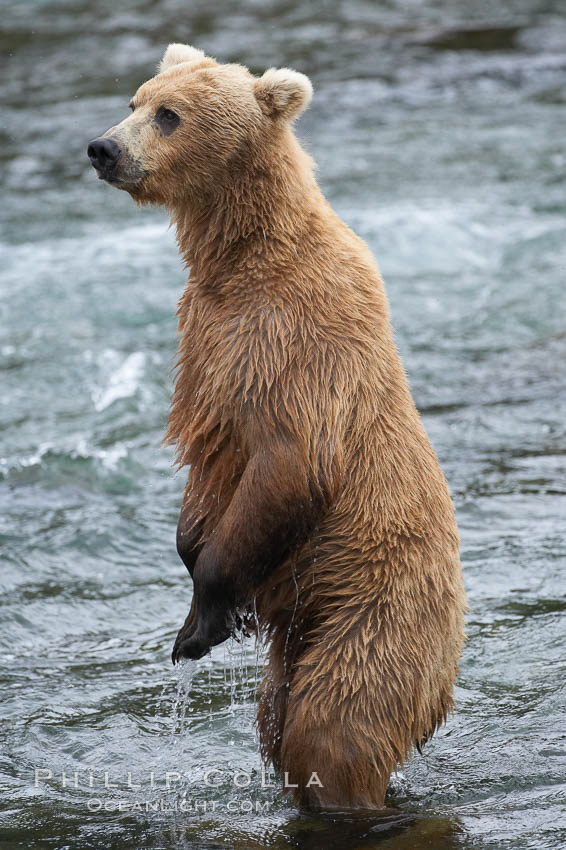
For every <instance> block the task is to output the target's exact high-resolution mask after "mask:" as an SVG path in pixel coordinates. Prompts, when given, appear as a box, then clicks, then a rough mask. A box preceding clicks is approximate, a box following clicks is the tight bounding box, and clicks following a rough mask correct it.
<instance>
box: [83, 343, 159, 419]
mask: <svg viewBox="0 0 566 850" xmlns="http://www.w3.org/2000/svg"><path fill="white" fill-rule="evenodd" d="M145 364H146V355H145V354H144V352H143V351H134V352H133V353H132V354H130V355H129V356H128V357H127V358H126V359H125V361H124V362H123V363H122V365H121V366H120V367H119V368H118V369H117V370H116V371H115V372H113V374H112V375H110V379H109V381H108V386H107V387H106V388H105V389H104V390H97V391H94V392H93V401H94V406H95V408H96V410H97V411H99V412H100V411H102V410H106V408H107V407H110V405H111V404H113V403H114V402H115V401H117V400H118V399H120V398H130V397H131V396H133V395H134V394H135V393H136V391H137V390H138V388H139V387H140V385H141V379H142V377H143V374H144V370H145Z"/></svg>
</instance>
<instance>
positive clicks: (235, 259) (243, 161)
mask: <svg viewBox="0 0 566 850" xmlns="http://www.w3.org/2000/svg"><path fill="white" fill-rule="evenodd" d="M270 142H271V143H267V144H266V142H265V140H263V141H262V143H261V144H258V145H257V146H256V148H255V149H254V148H252V149H250V148H247V149H246V150H245V151H242V152H241V153H240V154H239V155H236V156H235V157H233V159H232V160H231V162H230V163H229V167H228V169H227V172H226V174H225V175H224V178H223V179H220V180H219V181H218V183H217V185H216V186H215V188H214V189H213V190H212V191H210V192H208V193H207V194H206V195H203V196H202V197H200V198H199V199H198V201H195V200H193V201H192V202H186V203H181V204H179V205H178V206H176V207H175V208H174V209H173V210H172V211H171V212H172V223H173V224H174V225H175V226H176V229H177V242H178V245H179V250H180V252H181V254H182V256H183V259H184V261H185V264H186V265H187V267H190V268H191V274H190V281H191V282H193V283H195V284H197V285H201V286H204V287H206V288H208V289H214V288H216V289H218V288H222V287H226V286H230V282H231V281H232V280H233V279H234V277H235V275H237V274H238V271H239V270H240V273H242V272H243V271H244V270H245V269H248V268H249V267H250V259H251V258H253V268H254V274H257V275H262V272H263V271H264V270H265V274H266V275H267V276H268V275H269V273H270V272H271V274H272V273H273V266H274V262H276V263H277V266H280V265H281V264H282V263H283V264H285V262H291V263H293V264H294V262H295V261H296V253H297V245H298V244H299V243H300V241H301V237H302V235H303V234H304V233H305V231H306V230H307V229H308V226H309V221H310V220H311V218H312V215H313V212H314V211H315V209H316V206H317V204H318V205H319V206H320V204H321V203H323V204H326V201H325V200H324V198H323V196H322V194H321V192H320V189H319V188H318V185H317V183H316V180H315V179H314V176H313V168H314V164H313V161H312V159H311V158H310V157H309V156H308V154H307V153H305V151H304V150H303V149H302V148H301V146H300V144H299V142H298V141H297V139H296V138H295V136H294V135H293V133H292V131H291V130H290V128H282V130H281V134H280V135H279V134H278V135H277V136H276V137H275V138H273V139H271V140H270Z"/></svg>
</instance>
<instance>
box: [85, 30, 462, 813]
mask: <svg viewBox="0 0 566 850" xmlns="http://www.w3.org/2000/svg"><path fill="white" fill-rule="evenodd" d="M311 94H312V87H311V84H310V82H309V80H308V79H307V77H305V76H304V75H303V74H300V73H297V72H295V71H291V70H288V69H285V68H283V69H278V70H276V69H270V70H268V71H266V72H265V74H263V76H262V77H259V78H257V77H255V76H253V75H252V74H251V73H249V72H248V70H247V69H246V68H244V67H242V66H240V65H233V64H230V65H221V64H218V63H217V62H216V61H215V60H214V59H211V58H209V57H206V56H205V55H204V54H203V53H202V51H200V50H197V49H195V48H193V47H189V46H187V45H180V44H172V45H170V46H169V47H168V49H167V51H166V52H165V55H164V57H163V60H162V62H161V64H160V66H159V69H158V73H157V75H156V76H155V77H153V78H152V79H150V80H149V81H148V82H146V83H144V84H143V85H142V86H141V87H140V88H139V89H138V91H137V92H136V94H135V95H134V97H133V99H132V101H131V104H130V106H131V108H132V110H133V113H132V115H131V116H129V117H127V118H126V119H125V120H124V121H122V123H120V124H118V125H116V126H115V127H112V128H111V129H110V130H108V131H107V132H106V133H105V134H104V135H103V136H101V137H100V138H99V139H95V140H94V141H93V142H91V144H90V145H89V148H88V155H89V157H90V159H91V161H92V164H93V165H94V167H95V169H96V170H97V172H98V175H99V177H100V178H102V179H104V180H106V181H107V182H108V183H110V184H112V185H113V186H116V187H118V188H120V189H125V190H126V191H127V192H129V193H130V195H131V196H132V197H133V198H134V199H135V200H136V201H137V202H139V203H153V204H161V205H163V206H165V207H166V208H167V209H168V211H169V212H170V214H171V217H172V221H173V223H174V224H175V226H176V229H177V239H178V243H179V248H180V251H181V253H182V256H183V258H184V261H185V263H186V265H187V266H188V267H190V276H189V279H188V283H187V286H186V289H185V292H184V294H183V296H182V298H181V300H180V303H179V310H178V318H179V330H180V334H181V340H180V351H179V362H178V374H177V380H176V386H175V391H174V395H173V401H172V410H171V415H170V419H169V429H168V439H169V440H170V441H171V442H173V443H174V444H175V445H176V446H177V449H178V459H179V463H180V465H182V466H184V465H186V466H187V467H188V481H187V485H186V489H185V494H184V500H183V506H182V510H181V514H180V519H179V526H178V533H177V547H178V551H179V554H180V556H181V558H182V559H183V561H184V563H185V564H186V566H187V568H188V570H189V573H190V575H191V576H192V579H193V584H194V590H193V597H192V602H191V606H190V611H189V614H188V616H187V619H186V621H185V623H184V625H183V627H182V628H181V630H180V631H179V634H178V636H177V640H176V642H175V646H174V649H173V660H174V661H175V660H177V659H180V658H182V657H187V658H200V657H201V656H202V655H204V654H205V653H206V652H208V651H209V649H210V648H211V647H212V646H214V645H216V644H218V643H220V642H222V641H224V640H225V639H226V638H227V637H228V636H229V635H230V634H231V633H232V632H233V630H234V629H235V628H237V627H238V626H241V624H242V619H246V617H247V620H248V624H249V620H250V617H249V612H250V610H252V609H253V619H254V620H255V624H256V625H255V628H257V629H258V630H259V631H260V632H261V633H263V634H264V635H266V636H267V637H268V639H269V642H270V649H269V662H268V667H267V674H266V678H265V681H264V683H263V686H262V691H261V697H260V702H259V709H258V724H259V733H260V740H261V748H262V754H263V756H264V758H265V759H268V760H271V761H272V762H273V763H274V765H275V766H276V767H277V768H278V769H279V770H280V771H281V772H282V773H286V774H287V779H288V784H293V785H296V786H297V787H296V788H294V795H295V798H296V800H297V801H298V803H299V804H303V805H308V806H315V807H323V808H336V807H340V808H349V807H364V808H378V807H381V806H383V803H384V796H385V791H386V787H387V784H388V780H389V776H390V774H391V772H392V771H393V770H395V768H396V766H397V765H398V764H399V763H402V762H403V761H404V760H405V758H406V757H407V756H408V754H409V753H410V752H411V751H412V749H413V748H414V747H417V748H419V747H420V745H421V743H422V742H423V741H426V740H427V739H428V738H430V736H431V735H432V734H433V732H434V731H435V729H437V727H438V726H439V725H440V724H441V723H442V722H443V721H444V720H445V718H446V715H447V713H448V712H449V711H450V710H451V709H452V706H453V692H452V691H453V684H454V680H455V677H456V672H457V667H458V660H459V656H460V652H461V648H462V642H463V631H462V627H463V615H464V609H465V597H464V591H463V587H462V575H461V567H460V561H459V556H458V532H457V527H456V522H455V519H454V511H453V507H452V502H451V499H450V494H449V491H448V487H447V485H446V482H445V480H444V477H443V475H442V472H441V470H440V468H439V465H438V462H437V459H436V456H435V453H434V451H433V449H432V448H431V445H430V443H429V441H428V438H427V435H426V433H425V430H424V428H423V425H422V424H421V421H420V418H419V415H418V413H417V410H416V408H415V405H414V403H413V400H412V398H411V395H410V392H409V388H408V385H407V379H406V377H405V373H404V371H403V367H402V365H401V362H400V360H399V356H398V354H397V351H396V348H395V344H394V341H393V336H392V330H391V325H390V321H389V314H388V307H387V301H386V297H385V293H384V289H383V285H382V282H381V279H380V276H379V272H378V270H377V267H376V265H375V262H374V260H373V258H372V256H371V254H370V251H369V249H368V248H367V246H366V245H365V243H364V242H362V241H361V240H360V239H359V238H358V237H357V236H356V235H355V234H354V233H352V231H351V230H350V229H349V228H348V227H347V226H346V225H345V224H344V223H343V222H342V221H340V219H339V218H338V217H337V216H336V214H335V213H334V212H333V210H332V209H331V207H330V206H329V204H328V203H327V201H326V200H325V198H324V197H323V196H322V194H321V192H320V190H319V188H318V186H317V183H316V181H315V178H314V176H313V162H312V160H311V158H310V157H309V156H308V155H307V154H306V153H305V152H304V150H303V149H302V148H301V146H300V145H299V143H298V141H297V139H296V137H295V135H294V133H293V130H292V122H293V120H294V119H295V118H297V116H298V115H299V114H300V113H301V112H302V111H303V110H304V109H305V107H306V106H307V105H308V103H309V100H310V98H311ZM246 612H247V613H246ZM314 773H316V774H317V780H316V781H314V782H313V781H312V776H313V774H314ZM309 780H311V781H309Z"/></svg>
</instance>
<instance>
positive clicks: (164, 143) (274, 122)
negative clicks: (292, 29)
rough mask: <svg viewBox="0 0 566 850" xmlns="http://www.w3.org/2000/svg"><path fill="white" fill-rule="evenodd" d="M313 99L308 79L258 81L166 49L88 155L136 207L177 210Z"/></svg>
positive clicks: (273, 74) (290, 76)
mask: <svg viewBox="0 0 566 850" xmlns="http://www.w3.org/2000/svg"><path fill="white" fill-rule="evenodd" d="M311 96H312V86H311V83H310V81H309V79H308V77H306V76H305V75H304V74H300V73H298V72H296V71H292V70H289V69H288V68H280V69H275V68H271V69H269V70H268V71H266V72H265V74H263V76H262V77H259V78H258V77H255V76H254V75H253V74H251V73H250V72H249V71H248V70H247V69H246V68H244V67H243V66H241V65H233V64H229V65H221V64H219V63H218V62H216V61H215V60H214V59H212V58H210V57H207V56H205V54H204V53H203V52H202V51H201V50H198V49H196V48H194V47H190V46H189V45H186V44H170V45H169V47H168V48H167V50H166V51H165V54H164V56H163V59H162V60H161V62H160V64H159V67H158V69H157V74H156V75H155V77H152V78H151V79H150V80H148V81H147V82H146V83H144V84H143V85H142V86H140V88H139V89H138V90H137V92H136V93H135V95H134V97H133V98H132V100H131V102H130V108H131V109H132V114H131V115H130V116H128V117H127V118H125V119H124V120H123V121H122V122H121V123H120V124H116V125H115V126H114V127H111V128H110V129H109V130H107V132H106V133H104V135H103V136H100V137H99V138H97V139H94V140H93V141H92V142H91V143H90V144H89V146H88V156H89V158H90V160H91V163H92V165H93V166H94V168H95V169H96V171H97V174H98V176H99V177H100V179H102V180H106V181H107V182H108V183H110V184H111V185H113V186H116V187H117V188H119V189H124V190H126V191H128V192H129V193H130V194H131V195H132V197H133V198H134V199H135V200H137V201H139V202H141V203H157V204H165V205H166V206H168V207H172V208H174V207H176V206H178V205H180V204H186V203H187V201H190V199H191V197H192V198H194V199H195V200H198V198H199V197H202V196H204V195H206V193H207V192H208V191H209V190H211V189H212V188H214V187H217V186H218V185H221V184H222V183H223V181H225V180H226V179H227V178H228V179H229V178H230V171H231V169H232V168H234V167H235V163H236V162H241V161H242V160H243V159H245V158H247V157H248V156H250V155H251V154H252V152H253V151H254V149H256V150H258V149H261V147H262V146H263V147H265V146H266V145H268V144H269V140H270V137H273V136H274V135H275V134H276V133H277V132H278V131H280V130H281V128H282V127H283V126H285V125H287V126H288V125H289V124H290V123H291V122H292V121H293V120H294V119H295V118H296V117H297V116H298V115H300V113H301V112H302V111H303V110H304V109H305V108H306V106H307V105H308V103H309V101H310V99H311Z"/></svg>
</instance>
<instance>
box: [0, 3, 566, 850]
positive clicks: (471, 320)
mask: <svg viewBox="0 0 566 850" xmlns="http://www.w3.org/2000/svg"><path fill="white" fill-rule="evenodd" d="M1 25H2V28H3V32H2V35H1V46H2V56H3V59H2V63H3V73H2V82H3V94H4V105H3V108H2V112H1V117H0V123H1V167H2V172H3V174H2V179H3V195H2V205H1V208H0V217H1V223H2V233H1V244H0V268H1V275H2V278H1V286H0V294H1V316H2V322H1V339H0V373H1V388H2V408H1V418H0V428H1V433H2V442H1V446H0V504H1V511H0V544H1V553H2V554H1V571H0V585H1V591H2V592H1V597H0V605H1V608H0V687H1V691H2V702H1V706H0V714H1V718H2V723H1V727H0V736H1V739H0V741H1V750H0V793H1V795H2V797H1V807H2V815H1V820H0V830H1V833H2V838H3V841H4V843H3V846H5V847H7V848H12V847H13V848H15V847H29V848H38V847H43V848H73V850H75V848H77V850H82V848H105V850H106V848H121V849H122V848H123V849H124V850H128V849H129V848H141V847H148V848H153V850H156V848H170V847H181V848H196V847H199V848H217V847H230V848H263V847H269V848H303V849H304V850H311V848H312V849H313V850H314V848H322V849H323V850H327V848H336V849H337V848H340V850H357V849H358V848H374V847H380V848H397V850H400V848H407V850H408V848H411V850H415V848H416V850H421V848H425V847H426V848H433V850H461V849H462V848H472V847H480V848H489V847H502V848H513V850H518V848H533V850H535V848H536V850H544V848H549V850H550V848H553V850H559V848H563V847H564V846H565V845H566V815H565V805H564V804H565V801H566V793H565V789H566V786H565V782H564V765H565V761H566V759H565V755H566V735H565V732H564V700H563V688H564V681H565V679H566V669H565V667H566V665H565V652H564V623H565V612H566V597H565V590H564V582H563V578H562V573H563V565H564V558H565V555H566V544H565V540H564V524H565V523H564V521H565V519H566V449H565V446H566V443H565V427H564V422H565V420H566V376H565V362H566V330H565V320H566V288H565V286H564V283H565V270H566V226H565V220H564V213H565V208H566V202H565V188H566V181H565V164H566V151H565V141H564V140H565V126H566V123H565V119H566V52H565V46H566V9H565V7H564V4H563V2H561V0H501V2H499V3H497V4H495V3H491V2H487V0H485V2H482V0H468V2H467V3H465V4H464V3H457V2H455V0H454V2H448V0H435V2H432V0H431V2H425V0H388V2H383V3H373V2H369V0H366V2H364V0H353V2H343V3H338V2H329V0H328V1H327V2H322V1H321V2H311V3H299V2H296V0H280V2H259V0H245V2H240V3H237V4H236V3H229V2H228V0H219V1H218V2H210V0H207V2H205V1H204V0H192V2H188V0H186V1H185V0H161V2H149V0H145V2H144V0H125V2H120V3H116V2H113V0H112V1H111V0H97V2H96V3H87V2H84V0H67V1H66V2H63V0H36V2H27V0H18V2H16V0H12V2H10V0H4V2H3V3H2V20H1ZM172 40H176V41H187V42H193V43H196V44H198V46H200V47H203V48H205V49H206V50H207V51H209V52H211V53H213V54H215V55H217V56H218V57H219V58H221V59H222V60H224V61H240V62H242V63H244V64H246V65H248V66H249V67H250V68H251V69H252V70H254V71H257V72H260V71H262V70H263V69H264V68H266V67H269V66H271V65H289V66H291V67H295V68H297V69H299V70H302V71H304V72H306V73H308V74H309V75H310V76H311V77H312V80H313V83H314V86H315V98H314V101H313V104H312V107H311V108H310V110H309V111H308V113H307V114H306V115H305V116H304V117H303V118H302V119H301V121H300V123H299V127H298V130H299V134H300V135H301V137H302V138H303V139H304V140H305V143H306V144H307V145H308V147H309V149H310V150H311V152H312V153H313V155H314V156H315V158H316V159H317V161H318V164H319V179H320V182H321V185H322V187H323V189H324V191H325V192H326V194H327V196H328V197H329V199H330V200H331V202H332V203H333V205H334V206H335V207H336V209H337V210H338V211H339V213H340V214H341V215H342V217H343V218H344V219H345V220H346V221H347V222H348V223H349V224H350V225H351V226H352V227H353V228H354V229H355V230H356V231H357V232H358V233H359V234H360V235H361V236H363V237H364V238H365V239H366V240H367V241H368V243H369V244H370V246H371V248H372V250H373V251H374V253H375V255H376V257H377V258H378V262H379V264H380V267H381V270H382V273H383V276H384V278H385V282H386V285H387V290H388V293H389V298H390V303H391V310H392V317H393V321H394V324H395V328H396V333H397V340H398V344H399V347H400V350H401V353H402V355H403V358H404V362H405V365H406V368H407V371H408V374H409V377H410V381H411V385H412V388H413V392H414V396H415V399H416V401H417V404H418V406H419V408H420V410H421V412H422V415H423V417H424V421H425V424H426V427H427V429H428V432H429V434H430V436H431V439H432V441H433V443H434V446H435V448H436V450H437V452H438V454H439V457H440V460H441V463H442V465H443V468H444V470H445V472H446V475H447V478H448V480H449V482H450V485H451V488H452V491H453V494H454V499H455V503H456V508H457V513H458V520H459V524H460V529H461V534H462V558H463V564H464V572H465V580H466V586H467V590H468V594H469V601H470V613H469V621H468V628H467V632H468V643H467V646H466V650H465V653H464V657H463V662H462V667H461V675H460V678H459V682H458V687H457V700H458V709H457V713H456V714H455V716H454V717H453V718H451V719H450V720H449V722H448V724H447V726H446V727H445V729H443V730H442V731H441V732H440V733H439V734H438V735H437V736H436V738H435V739H434V741H433V742H432V743H431V744H429V745H428V746H427V747H426V748H425V750H424V755H423V757H415V758H414V759H413V760H412V762H411V763H410V764H408V765H407V766H406V767H405V768H404V770H403V772H400V773H399V775H398V776H397V777H396V778H395V779H394V781H393V783H392V793H391V798H390V805H391V811H390V812H388V813H387V814H386V815H385V816H384V817H377V816H375V815H374V816H360V817H344V816H342V817H338V816H335V817H328V816H322V815H321V816H316V817H315V816H307V815H305V814H303V813H300V812H298V811H297V810H296V809H295V808H294V807H293V806H292V804H291V802H290V801H289V800H288V799H287V798H283V797H282V795H281V794H280V792H279V790H278V788H277V787H263V786H270V785H271V783H272V778H271V777H270V776H269V775H266V776H262V774H261V764H260V760H259V755H258V750H257V740H256V734H255V731H254V727H253V717H254V705H255V692H256V687H257V683H258V681H259V679H260V672H261V664H262V656H261V649H256V647H255V646H254V645H253V644H252V643H251V642H249V644H248V645H243V646H241V645H238V644H236V643H233V644H231V645H228V646H223V647H218V648H216V649H215V650H214V651H213V653H212V655H211V656H208V657H207V658H205V659H203V660H202V661H200V662H198V663H197V664H195V665H185V666H183V667H181V668H179V669H177V670H173V668H172V667H171V664H170V660H169V653H170V649H171V643H172V640H173V638H174V635H175V632H176V629H177V627H178V626H179V625H180V623H181V622H182V620H183V618H184V616H185V613H186V611H187V607H188V604H189V600H190V593H191V590H190V582H189V580H188V577H187V575H186V572H185V569H184V567H183V565H182V564H181V562H180V561H179V559H178V557H177V555H176V552H175V525H176V518H177V513H178V508H179V504H180V499H181V494H182V489H183V483H184V480H183V475H181V474H177V475H175V474H174V473H173V469H172V457H171V452H170V451H169V450H166V449H164V448H163V447H162V446H161V445H160V441H161V438H162V435H163V433H164V426H165V419H166V416H167V410H168V404H169V398H170V394H171V379H172V378H171V368H172V365H173V362H174V354H175V346H176V339H175V334H176V325H175V320H174V317H173V313H174V310H175V304H176V301H177V299H178V297H179V295H180V293H181V291H182V287H183V283H184V272H183V269H182V267H181V263H180V260H179V258H178V256H177V251H176V247H175V243H174V237H173V233H172V232H171V231H170V230H168V224H167V221H166V218H165V215H164V214H163V213H162V212H161V211H159V210H138V209H137V208H136V207H135V205H134V204H133V203H132V202H131V200H130V199H129V197H128V196H127V195H125V194H122V193H119V192H116V191H114V190H113V189H111V188H109V187H108V186H105V185H103V184H102V183H100V182H98V181H97V180H96V178H95V175H94V173H93V171H92V169H91V168H90V166H89V164H88V161H87V159H86V156H85V148H86V144H87V142H88V140H89V139H91V138H92V137H94V136H95V135H97V134H99V133H100V132H101V131H103V130H104V129H105V128H106V127H108V126H110V125H111V124H113V123H115V122H116V121H117V120H118V119H120V118H121V117H123V116H125V114H126V111H127V104H128V100H129V98H130V96H131V95H132V93H133V92H134V91H135V89H136V87H137V86H138V84H139V83H140V82H141V81H143V80H144V79H145V78H147V77H148V76H150V75H151V71H152V68H153V67H154V66H155V64H156V62H157V61H158V59H159V58H160V54H161V53H162V51H163V50H164V47H165V46H166V44H167V43H168V42H169V41H172ZM561 691H562V693H561ZM213 768H215V769H217V770H216V772H213V773H209V774H208V782H209V785H206V783H205V775H206V772H207V771H211V770H212V769H213ZM167 785H169V787H167ZM136 786H138V787H136ZM211 786H214V787H211Z"/></svg>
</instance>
